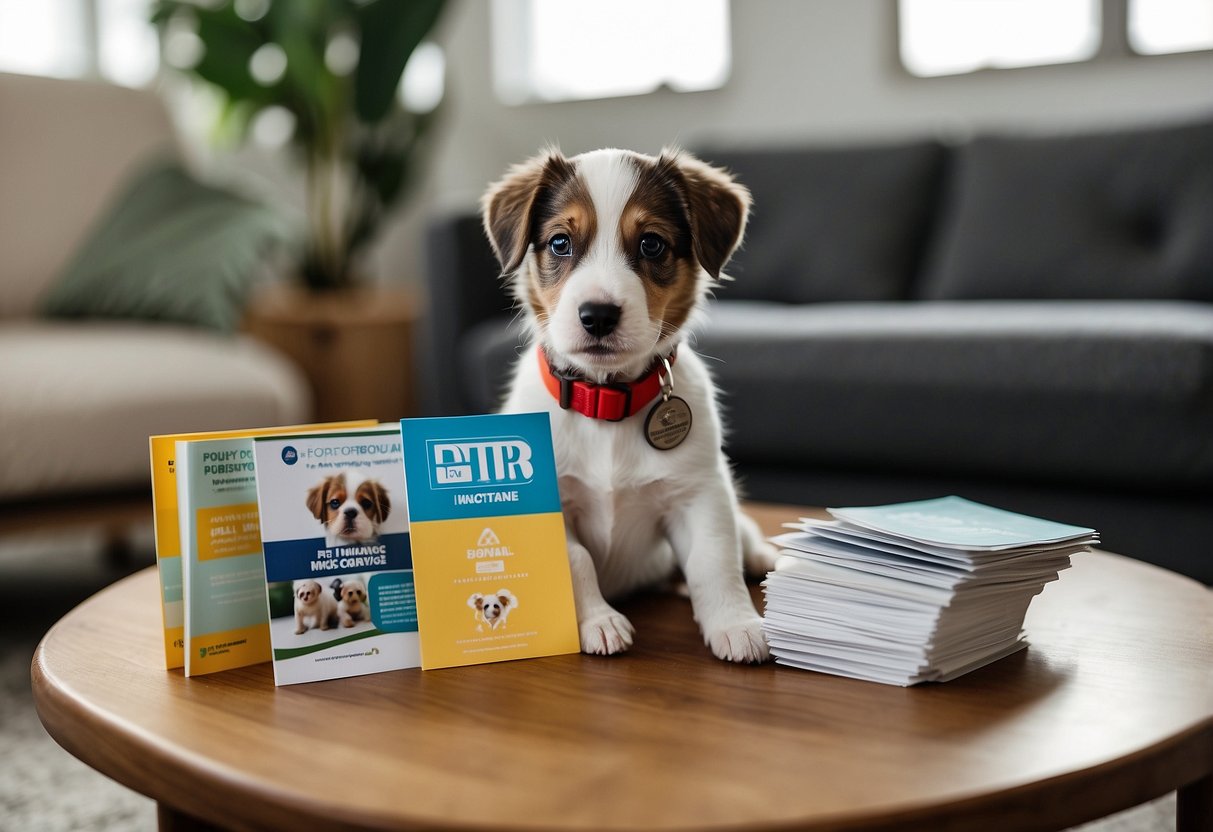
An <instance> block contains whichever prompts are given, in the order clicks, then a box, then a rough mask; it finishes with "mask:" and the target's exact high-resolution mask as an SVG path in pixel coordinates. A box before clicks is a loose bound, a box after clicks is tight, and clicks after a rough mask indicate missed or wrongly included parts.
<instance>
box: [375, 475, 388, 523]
mask: <svg viewBox="0 0 1213 832" xmlns="http://www.w3.org/2000/svg"><path fill="white" fill-rule="evenodd" d="M369 485H370V486H371V499H372V500H374V502H375V514H376V516H378V518H379V522H380V523H382V522H383V521H384V520H386V519H387V516H388V514H390V513H391V511H392V501H391V499H390V498H389V497H388V495H387V489H386V488H384V487H383V486H382V485H380V484H379V482H378V481H372V482H370V483H369Z"/></svg>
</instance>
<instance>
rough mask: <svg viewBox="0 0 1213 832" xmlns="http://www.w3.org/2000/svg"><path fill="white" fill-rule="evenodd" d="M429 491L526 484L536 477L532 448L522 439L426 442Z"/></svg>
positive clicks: (505, 437)
mask: <svg viewBox="0 0 1213 832" xmlns="http://www.w3.org/2000/svg"><path fill="white" fill-rule="evenodd" d="M425 448H426V462H427V463H428V467H429V471H430V488H480V487H483V486H490V485H525V484H526V483H529V482H530V481H531V480H533V479H534V478H535V466H534V465H533V464H532V462H531V457H532V451H531V446H530V445H529V444H527V441H526V440H525V439H523V438H522V437H521V436H487V437H477V438H474V439H427V440H426V443H425Z"/></svg>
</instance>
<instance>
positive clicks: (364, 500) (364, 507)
mask: <svg viewBox="0 0 1213 832" xmlns="http://www.w3.org/2000/svg"><path fill="white" fill-rule="evenodd" d="M358 505H360V506H362V510H363V511H370V510H371V506H373V505H374V503H372V502H371V501H370V500H368V499H367V498H366V497H363V498H362V499H361V500H359V501H358Z"/></svg>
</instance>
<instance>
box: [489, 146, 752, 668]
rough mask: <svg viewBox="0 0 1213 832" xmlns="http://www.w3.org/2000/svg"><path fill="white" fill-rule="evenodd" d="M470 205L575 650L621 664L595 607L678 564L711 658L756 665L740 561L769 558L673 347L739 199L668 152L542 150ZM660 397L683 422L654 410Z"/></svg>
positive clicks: (699, 368) (625, 641) (700, 394)
mask: <svg viewBox="0 0 1213 832" xmlns="http://www.w3.org/2000/svg"><path fill="white" fill-rule="evenodd" d="M481 207H482V212H483V219H484V227H485V231H486V233H487V234H488V237H489V240H490V242H491V244H492V246H493V250H494V252H495V254H496V255H497V259H498V261H499V262H500V264H501V268H502V275H503V277H504V278H506V279H507V280H508V282H509V286H510V288H511V289H512V293H513V295H514V298H515V300H516V301H517V304H518V306H519V307H520V308H521V309H522V313H523V318H524V320H525V321H526V323H527V325H528V331H529V335H530V341H531V347H530V349H528V350H527V351H525V352H524V353H523V354H522V355H521V356H520V359H519V362H518V366H517V370H516V371H515V374H514V376H513V381H512V384H511V387H510V390H509V394H508V396H507V398H506V401H505V404H504V407H503V409H504V410H505V411H506V412H527V411H536V410H546V411H548V412H549V413H550V414H551V420H552V433H553V441H554V444H555V450H556V467H557V471H558V474H559V477H560V494H561V498H562V501H563V508H564V517H565V524H566V532H567V535H568V541H569V559H570V564H571V567H572V574H573V589H574V594H575V600H576V606H577V619H578V626H579V629H580V635H581V649H582V650H583V651H585V652H587V653H599V654H611V653H618V652H620V651H623V650H626V649H627V648H628V647H629V646H630V645H631V644H632V638H633V628H632V625H631V623H630V622H629V621H628V620H627V618H626V617H624V616H623V615H621V614H620V613H619V612H618V611H617V610H615V609H614V608H613V607H612V606H611V605H610V604H609V603H608V599H612V598H618V597H620V596H623V595H626V594H627V593H629V592H631V591H633V590H635V589H638V588H640V587H643V586H646V585H650V584H655V583H658V582H661V581H663V580H665V579H666V578H668V576H669V575H670V574H671V573H672V572H673V570H674V568H675V566H680V567H681V568H682V572H683V574H684V575H685V578H686V582H687V586H688V589H689V592H690V597H691V602H692V605H693V608H694V615H695V619H696V621H698V623H699V626H700V629H701V631H702V633H703V637H704V641H705V643H706V644H707V645H708V647H709V648H710V649H711V651H712V653H713V654H715V655H716V656H718V657H719V658H721V659H727V660H730V661H736V662H759V661H764V660H765V659H767V658H768V649H767V645H766V642H765V640H764V639H763V635H762V626H761V619H760V618H759V616H758V613H757V612H756V611H755V609H754V605H753V603H752V602H751V600H750V595H749V592H748V591H747V589H746V586H745V581H744V577H743V574H742V564H743V558H744V561H745V563H746V565H747V567H749V568H751V569H753V570H754V571H755V572H758V573H764V574H765V572H767V571H768V570H769V569H770V568H772V566H773V563H774V558H775V550H774V548H773V547H771V546H770V545H769V544H767V543H766V542H765V541H764V540H763V537H762V535H761V533H760V532H759V531H758V528H757V526H756V525H755V524H754V522H753V521H752V520H750V519H749V518H747V517H745V516H743V515H742V514H741V513H740V511H739V509H738V502H737V496H736V493H735V488H734V485H733V480H732V476H731V473H730V470H729V464H728V461H727V460H726V459H725V457H724V455H723V454H722V453H721V450H720V449H721V445H722V437H721V425H720V417H719V415H718V413H717V408H716V391H715V389H714V387H713V385H712V380H711V378H710V377H709V376H708V372H707V370H706V368H705V367H704V364H703V362H702V361H701V360H700V359H699V357H698V356H697V355H695V353H694V352H692V351H691V350H690V349H689V348H687V346H686V345H685V344H684V343H683V342H684V339H685V337H686V333H687V329H688V327H689V326H690V325H691V324H692V323H693V322H694V321H695V319H696V318H697V317H699V316H700V313H701V311H702V307H703V304H704V301H705V298H706V296H707V294H708V292H709V291H710V290H711V289H712V288H713V287H714V286H715V285H717V281H719V280H720V279H721V278H722V277H723V275H722V274H721V270H722V269H723V268H724V266H725V264H726V263H727V262H728V260H729V258H730V257H731V256H732V253H733V251H734V250H735V249H736V248H737V246H738V245H739V244H740V242H741V238H742V235H743V233H744V230H745V224H746V218H747V215H748V213H749V208H750V195H749V192H748V191H747V190H746V189H745V188H744V187H742V186H741V185H739V184H738V183H736V182H735V181H733V179H732V177H731V176H730V175H729V174H727V173H725V172H724V171H721V170H719V169H717V168H713V167H711V166H709V165H707V164H705V163H703V162H701V161H699V160H698V159H696V158H694V157H693V156H691V155H689V154H686V153H683V152H679V151H677V150H667V151H663V152H662V154H661V155H660V156H659V157H657V158H653V157H651V156H644V155H641V154H639V153H633V152H630V151H624V150H598V151H594V152H592V153H585V154H582V155H580V156H575V157H573V158H565V157H564V156H563V155H562V154H561V153H560V152H559V151H556V150H549V151H547V152H545V153H542V154H540V155H539V156H537V157H535V158H533V159H531V160H530V161H527V162H524V163H523V164H521V165H517V166H515V167H514V168H512V169H511V170H510V171H509V172H508V173H507V174H506V176H505V177H504V178H503V179H501V180H500V181H499V182H497V183H496V184H494V185H493V186H492V187H490V189H489V190H488V192H487V193H486V194H485V196H484V199H483V200H482V203H481ZM675 398H677V399H681V400H682V403H683V404H685V408H683V409H681V410H679V411H677V412H672V411H671V410H670V409H669V408H670V407H673V405H669V406H668V407H661V408H658V405H662V404H663V403H664V404H668V402H670V401H673V400H674V399H675ZM674 404H675V405H678V402H675V403H674ZM679 407H680V408H681V405H679ZM688 427H689V428H690V430H689V433H688V432H687V431H686V428H688ZM663 448H664V449H663Z"/></svg>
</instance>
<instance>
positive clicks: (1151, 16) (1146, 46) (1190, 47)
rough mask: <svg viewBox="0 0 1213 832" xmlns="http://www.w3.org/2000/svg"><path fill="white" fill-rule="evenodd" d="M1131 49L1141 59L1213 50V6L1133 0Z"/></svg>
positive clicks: (1191, 0)
mask: <svg viewBox="0 0 1213 832" xmlns="http://www.w3.org/2000/svg"><path fill="white" fill-rule="evenodd" d="M1129 46H1131V47H1132V48H1133V51H1134V52H1137V53H1138V54H1141V55H1164V54H1166V53H1169V52H1193V51H1196V50H1198V49H1213V2H1210V0H1129Z"/></svg>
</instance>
